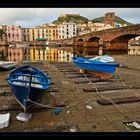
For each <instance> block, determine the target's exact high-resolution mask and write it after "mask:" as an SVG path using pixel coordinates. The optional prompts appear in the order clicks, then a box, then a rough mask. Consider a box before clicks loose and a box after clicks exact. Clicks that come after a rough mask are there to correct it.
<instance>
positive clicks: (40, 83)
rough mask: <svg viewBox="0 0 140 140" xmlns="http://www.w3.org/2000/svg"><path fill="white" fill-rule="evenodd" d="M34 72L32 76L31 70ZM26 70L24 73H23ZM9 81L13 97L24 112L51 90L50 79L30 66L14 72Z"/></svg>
mask: <svg viewBox="0 0 140 140" xmlns="http://www.w3.org/2000/svg"><path fill="white" fill-rule="evenodd" d="M30 69H32V70H34V74H32V75H31V76H30V74H29V70H30ZM23 70H24V71H23ZM7 81H8V83H9V85H10V87H11V89H12V93H13V96H14V97H15V99H16V100H17V102H18V103H19V104H20V105H21V107H22V108H23V109H24V112H27V110H28V109H29V108H30V107H31V105H32V102H30V101H33V102H36V101H38V100H39V99H40V98H41V97H42V96H43V95H44V93H46V90H48V88H49V84H50V80H49V79H48V77H47V76H46V75H45V74H44V73H43V72H41V71H40V70H37V69H36V68H33V67H30V66H23V67H20V68H16V69H15V70H13V71H12V72H11V73H10V74H9V77H8V78H7Z"/></svg>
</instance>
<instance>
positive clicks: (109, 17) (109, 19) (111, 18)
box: [104, 12, 115, 27]
mask: <svg viewBox="0 0 140 140" xmlns="http://www.w3.org/2000/svg"><path fill="white" fill-rule="evenodd" d="M104 23H105V24H110V25H111V26H112V27H114V26H115V13H114V12H109V13H106V14H105V18H104Z"/></svg>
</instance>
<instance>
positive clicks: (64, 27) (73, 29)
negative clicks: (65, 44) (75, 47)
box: [58, 22, 78, 39]
mask: <svg viewBox="0 0 140 140" xmlns="http://www.w3.org/2000/svg"><path fill="white" fill-rule="evenodd" d="M77 35H78V28H77V24H76V23H73V22H64V23H62V24H59V25H58V39H66V38H72V37H74V36H77Z"/></svg>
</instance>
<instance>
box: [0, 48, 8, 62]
mask: <svg viewBox="0 0 140 140" xmlns="http://www.w3.org/2000/svg"><path fill="white" fill-rule="evenodd" d="M7 55H8V47H7V46H1V47H0V60H7Z"/></svg>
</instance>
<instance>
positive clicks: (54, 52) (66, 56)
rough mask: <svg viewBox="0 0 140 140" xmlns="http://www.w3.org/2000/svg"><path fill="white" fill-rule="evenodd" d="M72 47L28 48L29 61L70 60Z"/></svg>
mask: <svg viewBox="0 0 140 140" xmlns="http://www.w3.org/2000/svg"><path fill="white" fill-rule="evenodd" d="M72 56H73V54H72V48H49V47H46V48H30V61H31V62H35V61H50V62H57V61H58V62H71V61H72Z"/></svg>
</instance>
